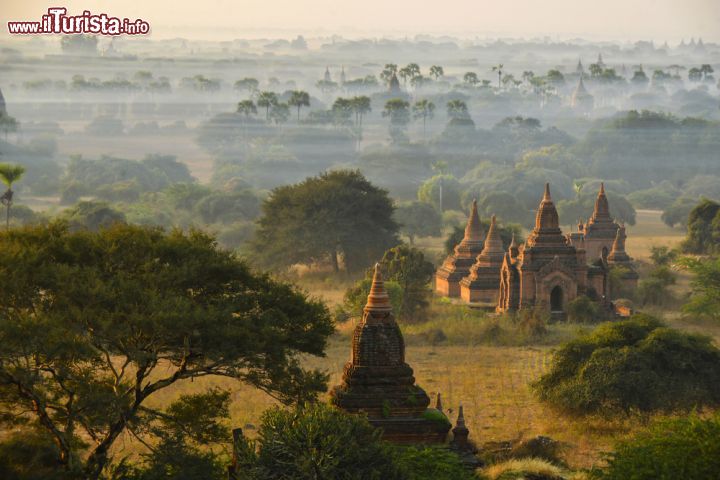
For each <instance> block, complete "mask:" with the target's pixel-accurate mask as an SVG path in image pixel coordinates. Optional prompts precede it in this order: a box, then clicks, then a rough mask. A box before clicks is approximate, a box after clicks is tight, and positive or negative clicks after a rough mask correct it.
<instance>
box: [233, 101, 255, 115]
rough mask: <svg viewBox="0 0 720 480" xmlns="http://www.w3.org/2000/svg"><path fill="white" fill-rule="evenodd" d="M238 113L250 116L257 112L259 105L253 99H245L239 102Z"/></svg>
mask: <svg viewBox="0 0 720 480" xmlns="http://www.w3.org/2000/svg"><path fill="white" fill-rule="evenodd" d="M237 113H242V114H243V115H245V117H249V116H250V115H255V114H256V113H257V107H256V106H255V103H253V101H252V100H243V101H242V102H238V105H237Z"/></svg>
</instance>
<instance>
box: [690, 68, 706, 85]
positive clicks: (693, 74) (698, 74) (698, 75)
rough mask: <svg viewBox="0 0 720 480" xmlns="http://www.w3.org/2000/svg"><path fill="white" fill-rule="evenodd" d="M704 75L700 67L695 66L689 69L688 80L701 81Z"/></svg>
mask: <svg viewBox="0 0 720 480" xmlns="http://www.w3.org/2000/svg"><path fill="white" fill-rule="evenodd" d="M702 77H703V74H702V71H701V70H700V69H699V68H697V67H693V68H691V69H690V70H688V80H690V81H691V82H699V81H701V80H702Z"/></svg>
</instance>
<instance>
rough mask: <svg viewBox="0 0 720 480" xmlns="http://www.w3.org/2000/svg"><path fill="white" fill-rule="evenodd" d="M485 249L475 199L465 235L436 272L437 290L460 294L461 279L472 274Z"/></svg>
mask: <svg viewBox="0 0 720 480" xmlns="http://www.w3.org/2000/svg"><path fill="white" fill-rule="evenodd" d="M482 250H483V231H482V226H481V225H480V217H479V216H478V212H477V201H476V200H473V203H472V208H471V210H470V216H468V221H467V225H466V226H465V236H464V237H463V239H462V241H461V242H460V243H459V244H458V245H457V246H456V247H455V251H454V253H452V254H451V255H448V257H447V258H446V259H445V261H444V262H443V264H442V265H441V266H440V268H438V270H437V273H436V274H435V290H436V291H437V292H438V293H439V294H441V295H444V296H446V297H459V296H460V280H462V279H463V278H464V277H467V276H468V275H469V274H470V267H472V266H473V264H474V263H475V260H476V258H477V256H478V255H480V253H481V252H482Z"/></svg>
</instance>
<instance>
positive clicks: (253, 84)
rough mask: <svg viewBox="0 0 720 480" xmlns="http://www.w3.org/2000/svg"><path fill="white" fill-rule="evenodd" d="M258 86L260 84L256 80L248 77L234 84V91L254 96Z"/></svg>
mask: <svg viewBox="0 0 720 480" xmlns="http://www.w3.org/2000/svg"><path fill="white" fill-rule="evenodd" d="M259 86H260V82H258V81H257V79H255V78H250V77H246V78H243V79H242V80H238V81H237V82H235V90H245V91H246V92H248V93H250V94H254V93H255V92H256V91H257V89H258V87H259Z"/></svg>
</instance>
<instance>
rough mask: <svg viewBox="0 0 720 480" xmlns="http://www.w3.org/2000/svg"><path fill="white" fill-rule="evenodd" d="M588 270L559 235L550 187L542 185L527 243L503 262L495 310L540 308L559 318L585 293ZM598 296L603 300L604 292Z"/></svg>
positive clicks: (580, 254)
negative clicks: (542, 189)
mask: <svg viewBox="0 0 720 480" xmlns="http://www.w3.org/2000/svg"><path fill="white" fill-rule="evenodd" d="M588 268H589V267H588V265H587V262H586V261H585V252H584V251H583V250H582V249H576V248H575V247H574V246H573V245H572V244H571V243H570V240H569V239H568V238H567V237H566V236H565V235H563V233H562V230H561V229H560V221H559V218H558V213H557V209H556V208H555V204H554V203H553V201H552V198H551V196H550V185H549V184H546V185H545V194H544V195H543V198H542V201H541V202H540V206H539V207H538V210H537V214H536V216H535V228H534V229H533V231H532V233H531V234H530V236H529V237H528V239H527V242H525V245H524V246H523V247H522V248H520V249H518V255H517V258H515V259H513V258H511V254H510V252H508V254H507V255H506V256H505V258H504V259H503V265H502V269H501V272H500V295H499V297H500V298H499V300H498V306H497V310H498V311H500V312H506V311H515V310H520V309H523V308H531V307H535V306H544V307H546V308H547V309H548V310H549V311H550V312H551V314H554V315H556V316H561V315H562V314H563V312H565V311H566V310H567V304H568V303H569V302H571V301H572V300H574V299H575V298H576V297H577V296H578V295H584V294H586V293H587V290H588V288H587V287H588ZM598 293H599V295H601V296H602V298H604V296H605V293H606V292H604V291H603V292H598Z"/></svg>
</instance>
